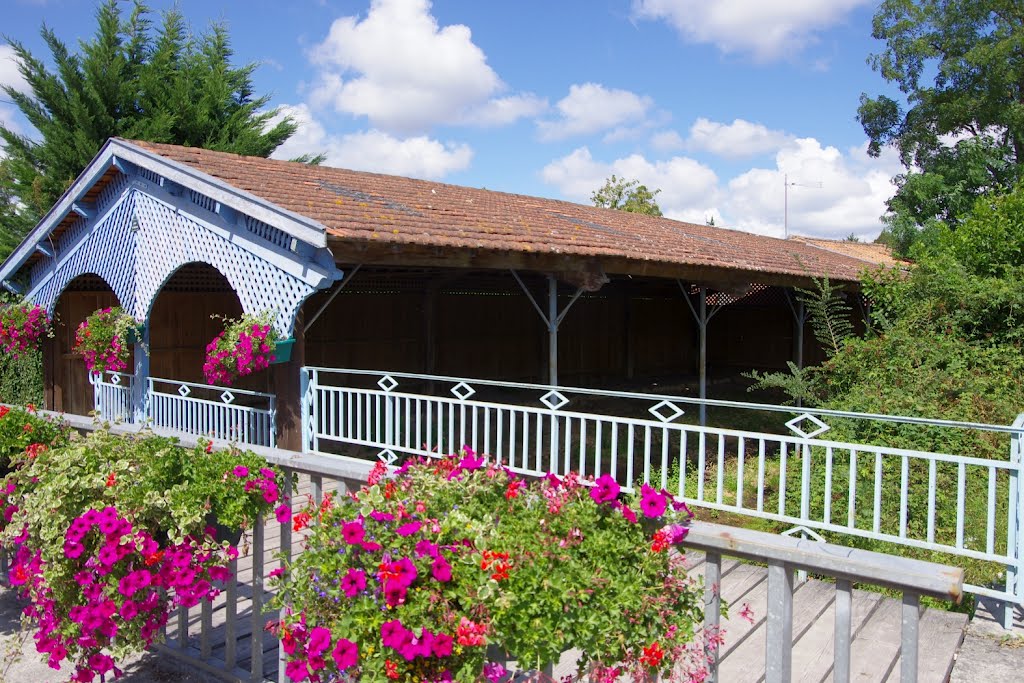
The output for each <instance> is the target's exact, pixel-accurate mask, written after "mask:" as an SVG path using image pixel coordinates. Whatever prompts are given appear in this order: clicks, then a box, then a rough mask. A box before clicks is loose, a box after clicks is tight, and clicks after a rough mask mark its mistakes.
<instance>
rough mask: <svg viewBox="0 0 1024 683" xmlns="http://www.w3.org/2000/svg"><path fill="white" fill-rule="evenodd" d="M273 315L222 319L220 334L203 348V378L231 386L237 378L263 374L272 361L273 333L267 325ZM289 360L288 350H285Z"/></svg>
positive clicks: (269, 324) (274, 333) (269, 313)
mask: <svg viewBox="0 0 1024 683" xmlns="http://www.w3.org/2000/svg"><path fill="white" fill-rule="evenodd" d="M274 317H275V314H274V312H273V311H264V312H263V313H260V314H259V315H243V316H242V317H241V318H238V319H232V318H225V319H224V323H225V325H224V331H223V332H221V333H220V334H218V335H217V336H216V337H214V338H213V340H212V341H210V343H209V344H207V345H206V362H205V363H204V364H203V375H204V376H205V377H206V381H207V382H208V383H210V384H221V385H224V386H231V385H232V384H234V383H235V380H237V379H238V378H239V377H245V376H247V375H251V374H252V373H254V372H258V371H260V370H266V369H267V368H268V367H270V364H271V363H273V362H274V361H275V360H276V356H275V351H276V349H277V345H278V343H279V342H278V339H277V333H276V332H275V331H274V328H273V326H272V325H271V322H272V321H273V319H274ZM288 354H289V357H290V356H291V349H290V348H289V349H288Z"/></svg>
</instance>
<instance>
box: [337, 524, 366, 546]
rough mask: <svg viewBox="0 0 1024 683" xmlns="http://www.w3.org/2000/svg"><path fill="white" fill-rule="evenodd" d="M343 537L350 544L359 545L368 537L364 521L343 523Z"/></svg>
mask: <svg viewBox="0 0 1024 683" xmlns="http://www.w3.org/2000/svg"><path fill="white" fill-rule="evenodd" d="M341 537H342V538H344V539H345V542H346V543H348V544H349V545H358V544H360V543H362V542H363V539H364V538H365V537H366V529H364V528H363V524H362V522H345V523H344V524H342V525H341Z"/></svg>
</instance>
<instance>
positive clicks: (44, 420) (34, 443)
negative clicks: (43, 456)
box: [0, 404, 71, 475]
mask: <svg viewBox="0 0 1024 683" xmlns="http://www.w3.org/2000/svg"><path fill="white" fill-rule="evenodd" d="M70 434H71V430H70V428H69V427H68V425H67V423H66V422H64V421H62V420H60V419H57V418H53V417H50V416H46V415H40V414H39V413H38V412H37V411H36V408H35V406H34V405H32V404H29V405H28V406H26V407H25V408H21V407H18V406H15V407H8V406H4V405H0V475H6V474H7V473H8V472H9V471H10V469H11V463H12V460H15V459H17V458H18V457H19V456H21V457H24V458H29V459H31V458H34V457H35V456H36V455H37V454H38V452H39V451H42V450H46V449H48V448H59V447H61V446H64V445H66V444H67V442H68V439H69V438H70Z"/></svg>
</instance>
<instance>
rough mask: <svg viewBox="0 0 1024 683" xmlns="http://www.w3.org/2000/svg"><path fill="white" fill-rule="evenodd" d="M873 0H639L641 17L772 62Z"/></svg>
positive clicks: (693, 39)
mask: <svg viewBox="0 0 1024 683" xmlns="http://www.w3.org/2000/svg"><path fill="white" fill-rule="evenodd" d="M871 2H872V0H789V1H787V2H766V1H765V0H715V1H714V2H708V0H634V1H633V13H634V15H635V16H636V17H638V18H640V19H650V20H660V21H665V22H667V23H668V24H669V25H671V26H672V27H673V28H675V29H676V30H677V31H678V32H679V33H680V34H681V35H682V36H683V38H684V39H685V40H688V41H691V42H695V43H707V44H711V45H714V46H716V47H717V48H718V49H719V50H721V51H722V52H725V53H742V54H750V55H752V56H753V57H754V58H755V59H758V60H762V61H767V60H772V59H778V58H780V57H784V56H786V55H789V54H793V53H796V52H799V51H800V50H801V49H802V48H804V47H806V46H807V45H808V44H810V43H812V42H814V40H815V33H816V32H817V31H820V30H822V29H826V28H828V27H830V26H834V25H835V24H837V23H839V22H841V21H843V20H844V19H845V17H846V16H847V15H848V14H849V13H850V12H851V11H852V10H853V9H854V8H856V7H859V6H863V5H868V4H871Z"/></svg>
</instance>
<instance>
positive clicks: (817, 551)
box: [683, 521, 964, 683]
mask: <svg viewBox="0 0 1024 683" xmlns="http://www.w3.org/2000/svg"><path fill="white" fill-rule="evenodd" d="M683 545H684V546H686V547H689V548H694V549H696V550H702V551H704V553H705V555H706V565H707V566H706V569H705V579H704V585H705V589H704V590H705V604H706V605H708V609H705V612H704V627H705V630H706V631H708V632H711V633H714V632H717V631H718V628H719V616H720V612H721V610H720V597H719V592H718V586H719V583H720V581H721V577H722V556H723V555H729V556H734V557H738V558H742V559H747V560H753V561H755V562H764V563H766V564H767V565H768V619H767V624H766V627H765V636H766V641H765V683H788V682H789V681H790V680H791V678H792V675H793V591H794V585H793V574H794V572H795V571H807V572H811V573H814V574H823V575H825V576H829V577H832V578H834V579H836V598H835V602H836V609H835V649H834V652H835V663H834V665H833V680H834V681H836V682H837V683H849V680H850V651H851V647H852V644H853V639H852V637H851V614H852V609H851V605H852V599H853V582H854V581H856V582H858V583H869V584H872V585H876V586H882V587H885V588H892V589H895V590H898V591H900V592H902V593H903V608H902V610H903V613H902V620H901V621H902V623H901V635H900V642H901V651H900V655H901V657H900V681H901V683H914V682H916V681H917V665H918V657H917V651H918V627H919V621H920V616H921V613H920V600H921V596H922V595H926V596H929V597H935V598H940V599H943V600H953V601H955V602H957V603H959V602H960V599H961V598H962V597H963V591H964V570H963V569H960V568H958V567H950V566H946V565H940V564H935V563H933V562H924V561H922V560H916V559H912V558H907V557H896V556H893V555H885V554H883V553H876V552H873V551H870V550H860V549H857V548H846V547H843V546H837V545H832V544H830V543H821V542H819V541H809V540H806V539H799V538H791V537H788V536H779V535H775V534H768V533H765V532H763V531H752V530H750V529H740V528H736V527H730V526H723V525H721V524H711V523H708V522H699V521H694V522H691V523H690V532H689V534H687V536H686V539H685V540H684V541H683ZM710 655H711V659H712V662H713V667H712V668H715V667H717V652H713V653H710ZM711 680H713V681H717V671H713V672H712V679H711Z"/></svg>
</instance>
